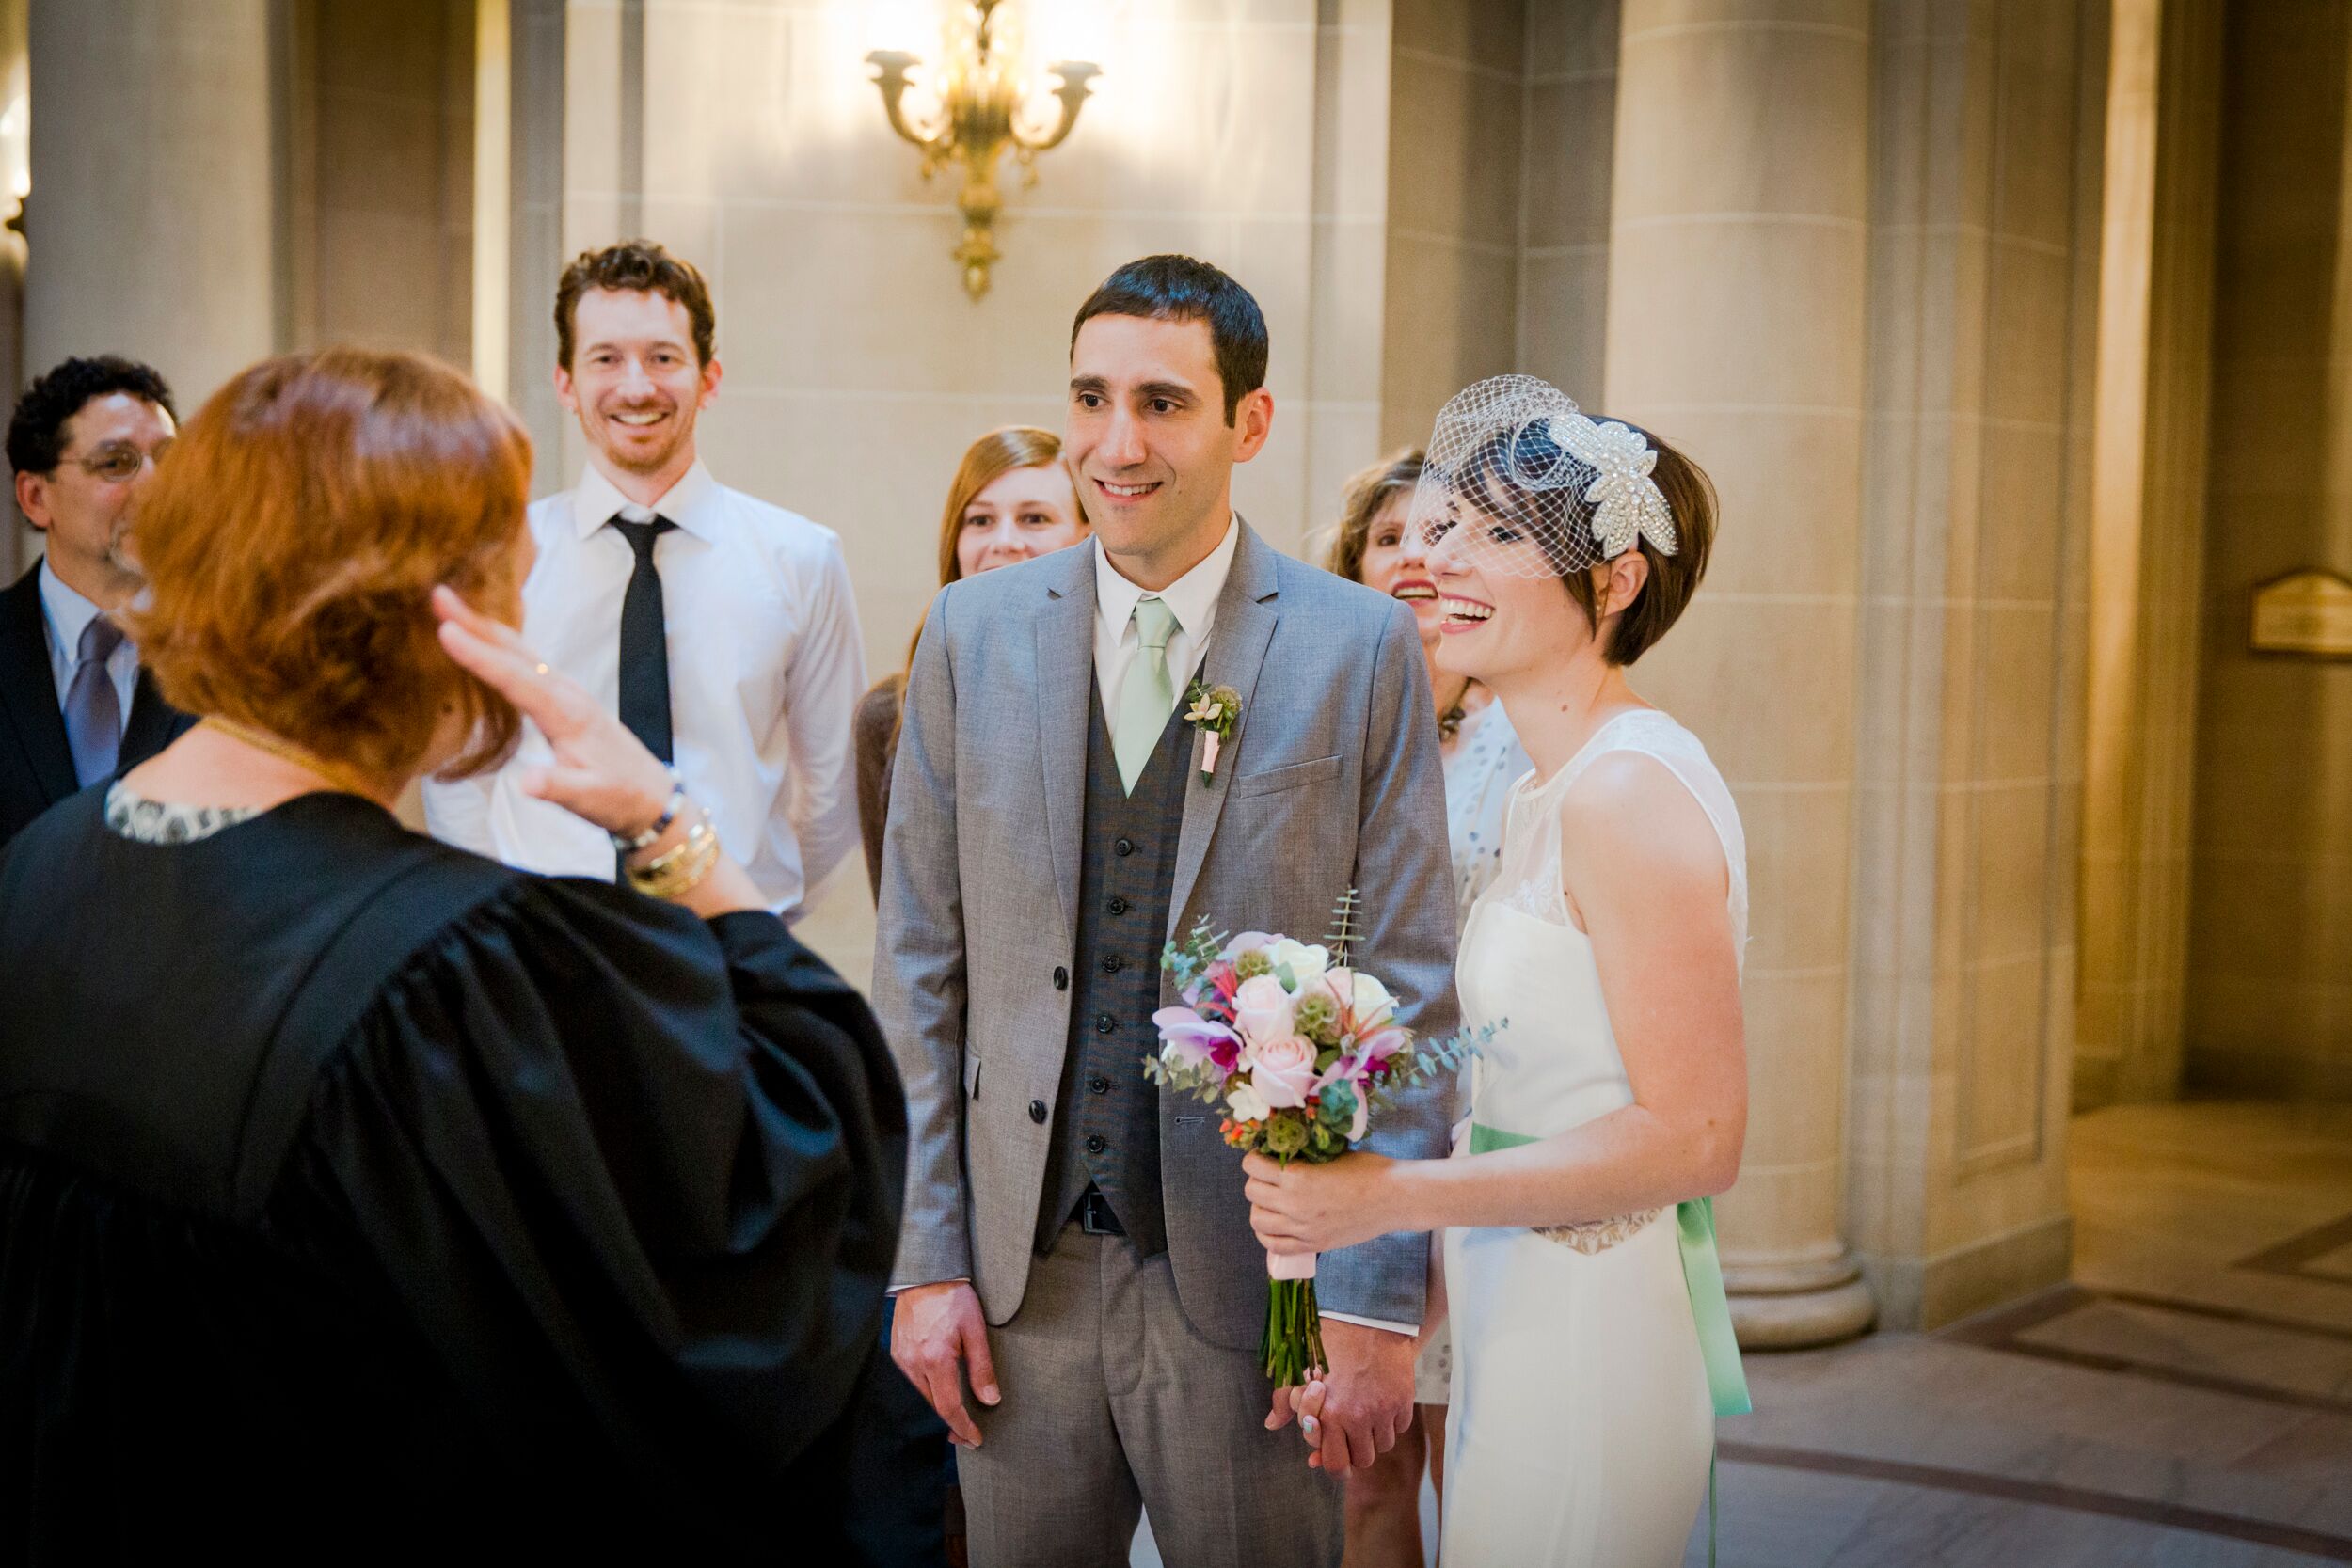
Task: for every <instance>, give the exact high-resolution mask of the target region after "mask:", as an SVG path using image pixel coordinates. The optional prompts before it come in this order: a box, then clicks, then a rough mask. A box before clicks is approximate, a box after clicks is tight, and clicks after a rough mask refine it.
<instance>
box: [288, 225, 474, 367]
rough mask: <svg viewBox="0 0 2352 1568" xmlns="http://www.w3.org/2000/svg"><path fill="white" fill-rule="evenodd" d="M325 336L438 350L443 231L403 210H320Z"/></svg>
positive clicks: (381, 345)
mask: <svg viewBox="0 0 2352 1568" xmlns="http://www.w3.org/2000/svg"><path fill="white" fill-rule="evenodd" d="M318 257H319V314H318V323H319V339H320V341H322V342H356V343H363V344H366V345H367V346H369V347H372V348H396V349H408V350H412V351H420V352H423V353H433V352H435V351H437V350H438V349H439V347H440V345H441V319H442V318H441V283H442V264H443V254H442V248H441V236H440V235H439V234H438V233H437V232H436V231H434V230H430V229H426V228H423V227H422V226H421V225H419V224H416V223H414V222H412V221H410V220H408V219H406V218H403V217H400V216H397V215H394V216H389V217H387V216H379V215H377V214H371V213H335V214H321V218H320V222H319V251H318Z"/></svg>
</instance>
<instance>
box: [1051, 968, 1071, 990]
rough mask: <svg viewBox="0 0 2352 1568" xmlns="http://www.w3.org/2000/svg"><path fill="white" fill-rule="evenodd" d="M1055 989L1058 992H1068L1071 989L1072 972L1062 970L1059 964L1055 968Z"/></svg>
mask: <svg viewBox="0 0 2352 1568" xmlns="http://www.w3.org/2000/svg"><path fill="white" fill-rule="evenodd" d="M1054 989H1055V990H1069V989H1070V971H1068V970H1066V969H1064V968H1062V966H1061V965H1059V964H1056V965H1055V966H1054Z"/></svg>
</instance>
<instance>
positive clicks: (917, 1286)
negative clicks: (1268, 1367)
mask: <svg viewBox="0 0 2352 1568" xmlns="http://www.w3.org/2000/svg"><path fill="white" fill-rule="evenodd" d="M971 1283H972V1276H971V1275H968V1274H959V1275H950V1276H948V1277H947V1278H946V1279H924V1280H917V1281H916V1282H915V1283H914V1284H913V1285H893V1286H892V1287H891V1288H890V1289H889V1290H887V1291H883V1292H882V1299H884V1300H885V1301H889V1300H895V1299H897V1298H898V1297H899V1296H902V1295H904V1294H906V1293H907V1292H908V1291H922V1290H928V1289H929V1288H930V1287H931V1286H933V1285H969V1284H971ZM1324 1315H1325V1316H1326V1317H1334V1318H1335V1317H1337V1316H1339V1314H1338V1313H1336V1312H1327V1313H1326V1314H1324ZM1411 1332H1419V1331H1418V1330H1413V1331H1411Z"/></svg>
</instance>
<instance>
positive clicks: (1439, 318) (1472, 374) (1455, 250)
mask: <svg viewBox="0 0 2352 1568" xmlns="http://www.w3.org/2000/svg"><path fill="white" fill-rule="evenodd" d="M1517 299H1518V259H1517V258H1516V257H1515V256H1511V255H1497V254H1494V253H1491V252H1488V251H1484V250H1472V249H1468V248H1465V247H1464V246H1462V245H1454V244H1451V243H1449V242H1446V241H1442V240H1426V239H1416V238H1413V237H1411V236H1408V235H1404V234H1399V233H1397V232H1395V231H1393V230H1391V233H1390V235H1389V245H1388V304H1387V309H1386V312H1385V318H1384V321H1383V324H1382V327H1381V378H1380V380H1381V391H1380V401H1381V404H1382V421H1381V427H1380V428H1381V438H1382V440H1383V441H1384V442H1385V443H1390V444H1404V443H1408V442H1409V443H1413V444H1416V445H1418V444H1420V443H1422V442H1425V441H1427V440H1428V439H1429V432H1430V429H1431V427H1432V426H1434V425H1435V424H1436V423H1437V419H1438V409H1439V408H1441V407H1443V406H1444V405H1445V403H1446V400H1447V399H1449V398H1451V397H1452V396H1454V393H1456V392H1458V391H1460V390H1461V389H1462V388H1465V387H1467V386H1469V385H1470V383H1471V382H1473V381H1477V380H1480V379H1482V378H1483V377H1486V376H1490V375H1502V374H1503V373H1505V372H1508V371H1510V370H1511V369H1512V368H1513V364H1514V361H1515V359H1516V353H1515V346H1516V345H1515V338H1516V330H1515V329H1516V325H1517V324H1516V321H1515V317H1516V315H1517V310H1516V303H1515V302H1516V301H1517Z"/></svg>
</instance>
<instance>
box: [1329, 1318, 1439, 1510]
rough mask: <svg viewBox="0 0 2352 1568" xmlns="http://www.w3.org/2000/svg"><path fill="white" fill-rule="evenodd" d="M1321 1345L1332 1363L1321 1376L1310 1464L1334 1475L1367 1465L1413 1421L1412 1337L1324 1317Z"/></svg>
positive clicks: (1370, 1466)
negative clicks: (1319, 1407)
mask: <svg viewBox="0 0 2352 1568" xmlns="http://www.w3.org/2000/svg"><path fill="white" fill-rule="evenodd" d="M1323 1350H1324V1356H1325V1359H1327V1361H1329V1362H1330V1364H1331V1365H1330V1368H1329V1370H1328V1371H1327V1373H1326V1375H1325V1377H1324V1380H1323V1381H1324V1392H1323V1408H1322V1412H1321V1420H1320V1423H1319V1425H1320V1428H1321V1430H1320V1432H1319V1433H1318V1434H1317V1437H1318V1440H1317V1444H1316V1448H1315V1451H1314V1452H1313V1453H1311V1454H1310V1455H1309V1456H1308V1458H1307V1463H1308V1464H1309V1465H1314V1466H1317V1467H1319V1468H1321V1469H1324V1470H1327V1471H1329V1472H1330V1473H1331V1474H1333V1475H1335V1476H1343V1475H1345V1474H1347V1472H1348V1471H1350V1470H1368V1469H1370V1468H1372V1462H1373V1461H1374V1460H1375V1459H1376V1458H1378V1457H1379V1456H1380V1455H1382V1454H1384V1453H1386V1452H1388V1451H1389V1450H1390V1449H1392V1448H1394V1447H1396V1436H1397V1433H1400V1432H1403V1431H1404V1430H1405V1429H1406V1427H1409V1426H1411V1425H1412V1424H1413V1350H1414V1340H1413V1338H1412V1337H1411V1336H1410V1335H1406V1334H1391V1333H1390V1332H1389V1331H1388V1330H1386V1329H1380V1328H1366V1327H1364V1326H1363V1325H1362V1324H1360V1323H1340V1322H1338V1321H1337V1320H1335V1319H1331V1318H1326V1319H1324V1320H1323Z"/></svg>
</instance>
